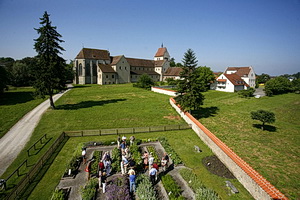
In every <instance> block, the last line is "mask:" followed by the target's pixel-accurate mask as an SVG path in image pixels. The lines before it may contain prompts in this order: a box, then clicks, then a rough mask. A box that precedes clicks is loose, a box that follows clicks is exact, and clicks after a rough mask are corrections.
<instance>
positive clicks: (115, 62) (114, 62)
mask: <svg viewBox="0 0 300 200" xmlns="http://www.w3.org/2000/svg"><path fill="white" fill-rule="evenodd" d="M122 57H123V55H121V56H113V57H111V58H112V61H111V65H116V64H117V63H118V62H119V61H120V60H121V58H122Z"/></svg>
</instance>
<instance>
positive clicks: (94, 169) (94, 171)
mask: <svg viewBox="0 0 300 200" xmlns="http://www.w3.org/2000/svg"><path fill="white" fill-rule="evenodd" d="M101 156H102V151H95V152H94V155H93V159H94V161H93V162H92V164H91V174H97V172H98V164H99V162H100V160H101Z"/></svg>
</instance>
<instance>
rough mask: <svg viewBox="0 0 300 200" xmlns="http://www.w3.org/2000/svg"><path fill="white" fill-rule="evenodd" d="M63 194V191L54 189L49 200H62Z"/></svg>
mask: <svg viewBox="0 0 300 200" xmlns="http://www.w3.org/2000/svg"><path fill="white" fill-rule="evenodd" d="M64 199H65V194H64V192H63V190H61V189H58V188H56V189H55V191H54V192H53V194H52V197H51V200H64Z"/></svg>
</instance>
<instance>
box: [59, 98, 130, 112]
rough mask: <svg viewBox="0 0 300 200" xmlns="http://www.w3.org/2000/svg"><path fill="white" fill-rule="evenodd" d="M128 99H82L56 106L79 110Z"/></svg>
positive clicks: (63, 108) (60, 108)
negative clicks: (77, 101)
mask: <svg viewBox="0 0 300 200" xmlns="http://www.w3.org/2000/svg"><path fill="white" fill-rule="evenodd" d="M126 100H127V99H110V100H103V101H81V102H80V103H77V104H64V105H58V106H56V109H57V110H78V109H82V108H90V107H94V106H103V105H105V104H109V103H117V102H119V101H126Z"/></svg>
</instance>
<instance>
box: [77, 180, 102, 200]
mask: <svg viewBox="0 0 300 200" xmlns="http://www.w3.org/2000/svg"><path fill="white" fill-rule="evenodd" d="M97 185H98V179H97V178H92V179H90V180H89V181H88V183H87V184H86V186H85V187H82V188H81V190H80V193H81V197H82V200H91V199H92V198H93V197H94V196H95V193H96V186H97Z"/></svg>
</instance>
